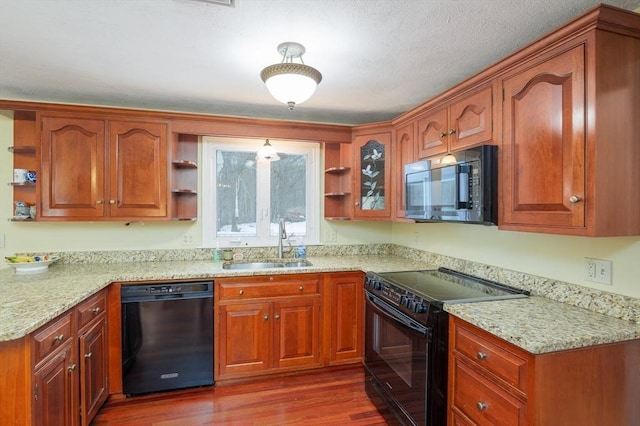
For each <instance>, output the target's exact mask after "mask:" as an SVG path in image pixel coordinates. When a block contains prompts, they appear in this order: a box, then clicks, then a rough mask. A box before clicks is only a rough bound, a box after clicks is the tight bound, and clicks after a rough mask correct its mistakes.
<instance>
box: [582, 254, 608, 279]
mask: <svg viewBox="0 0 640 426" xmlns="http://www.w3.org/2000/svg"><path fill="white" fill-rule="evenodd" d="M612 268H613V264H612V263H611V261H610V260H602V259H592V258H590V257H585V258H584V279H585V280H586V281H591V282H594V283H600V284H608V285H611V273H612Z"/></svg>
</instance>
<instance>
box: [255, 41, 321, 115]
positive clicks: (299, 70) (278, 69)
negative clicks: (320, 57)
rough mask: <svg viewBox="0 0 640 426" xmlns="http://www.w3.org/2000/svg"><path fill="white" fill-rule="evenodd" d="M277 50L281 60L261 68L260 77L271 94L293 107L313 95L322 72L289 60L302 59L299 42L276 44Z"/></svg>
mask: <svg viewBox="0 0 640 426" xmlns="http://www.w3.org/2000/svg"><path fill="white" fill-rule="evenodd" d="M278 51H279V52H280V53H281V54H282V55H283V62H282V63H280V64H275V65H270V66H268V67H266V68H265V69H263V70H262V72H261V73H260V78H262V81H263V82H264V83H265V85H266V86H267V89H268V90H269V93H271V96H273V97H274V98H275V99H276V100H278V101H280V102H282V103H283V104H287V105H288V106H289V109H293V107H294V106H295V105H296V104H301V103H302V102H304V101H306V100H308V99H309V98H310V97H311V96H312V95H313V93H314V92H315V91H316V87H317V86H318V84H319V83H320V81H322V74H320V71H318V70H317V69H315V68H313V67H310V66H308V65H305V64H304V63H301V64H297V63H293V62H291V61H292V60H293V58H300V60H301V61H302V54H303V53H304V46H302V45H301V44H299V43H293V42H287V43H282V44H280V45H279V46H278Z"/></svg>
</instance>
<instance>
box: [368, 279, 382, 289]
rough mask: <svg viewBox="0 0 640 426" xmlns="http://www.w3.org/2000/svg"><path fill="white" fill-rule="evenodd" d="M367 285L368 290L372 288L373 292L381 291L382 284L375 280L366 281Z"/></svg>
mask: <svg viewBox="0 0 640 426" xmlns="http://www.w3.org/2000/svg"><path fill="white" fill-rule="evenodd" d="M367 285H368V286H369V288H372V289H374V290H382V283H381V282H380V280H378V279H376V278H369V279H368V280H367Z"/></svg>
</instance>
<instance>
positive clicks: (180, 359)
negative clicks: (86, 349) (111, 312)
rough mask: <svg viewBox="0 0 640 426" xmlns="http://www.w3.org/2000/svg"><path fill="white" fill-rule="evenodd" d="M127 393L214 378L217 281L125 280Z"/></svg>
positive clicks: (206, 382)
mask: <svg viewBox="0 0 640 426" xmlns="http://www.w3.org/2000/svg"><path fill="white" fill-rule="evenodd" d="M121 301H122V386H123V393H124V394H125V395H140V394H145V393H151V392H158V391H166V390H173V389H183V388H189V387H195V386H206V385H212V384H213V282H212V281H207V282H176V283H153V284H151V283H149V284H135V285H123V286H122V287H121Z"/></svg>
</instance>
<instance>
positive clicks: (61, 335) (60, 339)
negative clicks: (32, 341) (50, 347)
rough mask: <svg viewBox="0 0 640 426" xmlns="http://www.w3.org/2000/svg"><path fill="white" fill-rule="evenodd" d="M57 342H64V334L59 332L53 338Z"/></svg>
mask: <svg viewBox="0 0 640 426" xmlns="http://www.w3.org/2000/svg"><path fill="white" fill-rule="evenodd" d="M53 339H54V340H55V341H56V342H62V341H63V340H64V334H58V335H57V336H56V337H54V338H53Z"/></svg>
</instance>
